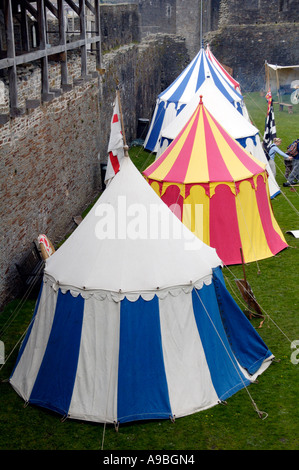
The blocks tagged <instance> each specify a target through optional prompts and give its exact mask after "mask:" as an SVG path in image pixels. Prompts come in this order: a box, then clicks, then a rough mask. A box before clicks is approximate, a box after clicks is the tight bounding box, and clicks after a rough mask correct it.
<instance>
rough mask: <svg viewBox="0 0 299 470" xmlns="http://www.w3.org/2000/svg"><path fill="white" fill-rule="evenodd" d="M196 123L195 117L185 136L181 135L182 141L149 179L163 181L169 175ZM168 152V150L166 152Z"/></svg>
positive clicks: (179, 141)
mask: <svg viewBox="0 0 299 470" xmlns="http://www.w3.org/2000/svg"><path fill="white" fill-rule="evenodd" d="M193 121H194V115H193V116H192V118H191V119H190V121H189V123H188V125H187V127H186V129H185V130H184V132H183V134H182V135H181V137H180V139H179V140H178V141H177V142H176V144H175V145H174V147H173V148H172V150H171V151H170V152H169V154H168V155H167V157H166V158H165V160H164V161H163V162H162V163H161V164H160V165H159V166H158V168H156V170H154V171H153V172H152V173H151V174H150V175H149V178H151V179H155V180H158V181H163V180H164V178H165V176H166V175H167V174H168V173H169V171H170V170H171V168H172V166H173V165H174V164H175V161H176V159H177V158H178V156H179V154H180V152H181V150H182V147H183V145H184V143H185V140H186V138H187V137H188V134H189V132H190V128H191V126H192V124H193ZM165 152H167V149H166V150H165Z"/></svg>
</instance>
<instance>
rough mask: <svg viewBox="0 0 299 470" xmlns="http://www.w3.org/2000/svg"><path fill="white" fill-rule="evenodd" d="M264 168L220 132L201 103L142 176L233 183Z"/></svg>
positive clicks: (159, 178) (193, 181)
mask: <svg viewBox="0 0 299 470" xmlns="http://www.w3.org/2000/svg"><path fill="white" fill-rule="evenodd" d="M203 101H204V97H203ZM265 167H266V165H265V164H263V163H261V162H260V161H258V160H257V159H255V158H254V157H253V156H252V155H251V154H250V153H249V152H247V151H246V150H244V148H243V147H242V146H241V145H240V144H239V143H238V142H237V141H236V140H235V139H234V138H233V137H231V136H230V135H229V134H228V133H227V132H226V131H225V130H224V129H223V127H222V126H221V125H220V124H219V123H218V122H217V121H216V119H215V118H214V117H213V116H212V115H211V114H210V113H209V111H208V110H207V108H206V107H205V106H204V104H203V102H202V101H201V102H200V103H199V104H198V106H197V108H196V110H195V112H194V113H193V115H192V117H191V118H190V119H189V121H188V122H187V123H186V125H185V126H184V127H183V129H182V131H181V132H180V133H179V135H178V136H177V137H176V138H175V139H174V140H173V142H172V143H171V144H170V145H169V147H167V149H166V150H165V151H164V152H163V153H162V154H161V156H160V157H159V158H158V159H157V160H156V161H155V162H154V163H153V164H152V165H150V166H149V167H148V168H147V169H146V170H145V171H144V172H143V174H144V175H145V176H146V177H147V178H148V179H152V180H157V181H164V182H174V183H181V184H190V183H205V182H206V183H208V182H221V181H226V182H232V181H241V180H244V179H247V178H250V177H252V176H253V175H255V174H259V173H262V172H264V171H265Z"/></svg>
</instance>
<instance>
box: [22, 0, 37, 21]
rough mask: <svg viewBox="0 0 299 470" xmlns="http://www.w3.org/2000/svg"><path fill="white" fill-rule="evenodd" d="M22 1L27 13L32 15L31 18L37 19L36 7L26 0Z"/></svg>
mask: <svg viewBox="0 0 299 470" xmlns="http://www.w3.org/2000/svg"><path fill="white" fill-rule="evenodd" d="M23 3H24V6H25V8H26V10H28V11H29V13H30V14H31V15H32V16H33V18H35V19H36V21H37V10H36V8H34V7H33V6H32V5H31V3H29V2H28V0H24V2H23Z"/></svg>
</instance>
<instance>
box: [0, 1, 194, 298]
mask: <svg viewBox="0 0 299 470" xmlns="http://www.w3.org/2000/svg"><path fill="white" fill-rule="evenodd" d="M107 8H109V7H107ZM132 8H133V6H132V5H130V6H129V11H132ZM111 11H112V12H113V14H111V17H110V23H111V25H113V24H116V23H118V24H119V22H120V21H121V17H122V18H124V21H123V24H124V28H131V25H130V22H128V21H127V18H128V17H127V13H128V10H126V9H125V8H124V7H123V6H121V8H120V9H118V8H117V7H116V6H113V7H111ZM113 15H120V16H117V18H115V17H114V16H113ZM114 44H115V43H114V41H113V46H112V47H113V48H114V47H115V46H114ZM186 57H187V52H186V49H185V42H184V40H183V39H182V38H179V37H177V36H165V35H157V36H155V37H153V38H150V37H149V38H148V39H147V41H146V42H143V41H142V42H140V43H137V42H131V43H130V44H125V43H123V44H122V45H120V46H119V47H118V48H117V49H113V50H111V51H110V52H107V53H106V54H104V55H103V58H102V59H103V60H102V62H103V65H102V66H103V69H105V73H104V74H103V75H99V74H97V73H96V69H95V57H94V55H93V54H90V55H89V60H88V64H89V67H88V68H89V72H90V73H92V76H91V78H90V80H88V81H84V82H82V83H79V84H77V85H75V84H74V86H73V88H72V89H71V90H69V91H67V92H65V93H62V94H60V95H59V94H58V95H57V96H56V97H55V98H54V99H53V100H52V101H50V102H48V103H43V104H41V105H40V106H38V107H37V108H35V109H31V110H27V112H26V113H25V114H24V115H22V116H19V117H17V118H14V119H10V120H9V122H7V123H6V124H4V125H0V152H1V159H0V217H1V228H0V273H1V278H0V305H1V307H2V306H3V305H4V304H5V303H6V302H7V301H8V300H9V299H10V298H12V297H13V296H16V295H18V290H19V287H20V278H19V275H18V272H17V270H16V267H15V263H18V262H20V260H21V259H22V257H23V256H24V255H25V254H26V253H27V252H28V250H29V248H30V246H31V244H32V241H34V240H36V238H37V236H38V235H39V234H40V233H45V234H47V235H48V236H49V238H50V239H51V240H52V241H53V242H54V244H56V246H57V243H58V242H60V241H61V240H62V239H63V238H64V236H65V235H66V234H67V232H68V231H69V230H71V229H73V228H74V223H73V220H72V218H73V216H76V215H79V214H81V213H82V211H83V209H85V208H86V207H87V206H88V205H89V204H90V203H91V202H92V201H93V199H94V198H95V197H96V196H97V195H98V194H99V193H100V191H101V163H102V162H103V161H105V159H106V154H107V145H108V140H109V135H110V122H111V116H112V109H113V101H114V99H115V92H116V86H117V85H119V87H120V93H121V98H122V108H123V114H124V123H125V132H126V139H127V142H128V143H130V142H131V141H132V140H133V139H134V138H136V129H137V122H138V118H147V119H150V118H151V115H152V112H153V107H154V104H155V101H156V98H157V95H158V94H159V93H160V92H161V90H162V89H164V88H165V86H168V85H169V84H170V83H171V82H172V81H173V80H174V79H175V78H176V76H177V73H178V72H180V71H181V70H183V68H184V67H185V66H186ZM68 62H69V63H68V65H69V73H70V76H71V77H72V79H74V78H75V77H78V75H77V73H78V74H79V70H80V57H77V59H76V58H75V57H72V60H69V61H68ZM170 63H171V66H169V64H170ZM57 67H58V66H57V64H54V63H53V64H51V67H50V73H51V80H53V82H52V85H53V86H55V87H56V86H59V84H58V76H59V70H58V68H57ZM22 73H23V75H22V77H20V78H19V79H20V82H19V93H20V102H23V101H24V100H25V98H26V97H27V98H32V97H34V96H38V94H39V88H40V87H39V68H38V66H37V65H35V66H34V67H32V68H31V69H29V67H27V68H26V70H25V69H23V70H22ZM22 85H23V87H22Z"/></svg>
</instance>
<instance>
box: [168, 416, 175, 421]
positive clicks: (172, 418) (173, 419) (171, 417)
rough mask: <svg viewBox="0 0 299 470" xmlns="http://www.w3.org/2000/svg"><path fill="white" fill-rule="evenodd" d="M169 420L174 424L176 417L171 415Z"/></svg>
mask: <svg viewBox="0 0 299 470" xmlns="http://www.w3.org/2000/svg"><path fill="white" fill-rule="evenodd" d="M169 419H170V421H171V422H172V423H174V422H175V415H170V416H169Z"/></svg>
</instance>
